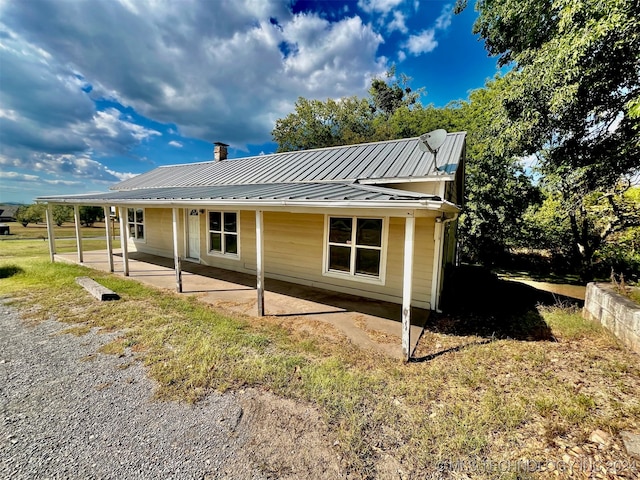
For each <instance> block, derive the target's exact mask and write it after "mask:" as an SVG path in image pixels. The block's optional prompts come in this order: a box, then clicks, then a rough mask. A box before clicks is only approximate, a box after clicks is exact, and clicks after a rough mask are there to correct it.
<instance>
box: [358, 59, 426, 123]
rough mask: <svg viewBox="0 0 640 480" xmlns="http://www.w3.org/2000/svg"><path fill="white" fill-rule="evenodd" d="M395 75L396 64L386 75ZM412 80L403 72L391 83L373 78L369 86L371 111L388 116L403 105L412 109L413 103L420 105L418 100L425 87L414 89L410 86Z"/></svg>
mask: <svg viewBox="0 0 640 480" xmlns="http://www.w3.org/2000/svg"><path fill="white" fill-rule="evenodd" d="M395 76H396V67H395V65H394V66H392V67H391V68H390V69H389V71H387V72H386V74H385V77H386V78H387V79H391V78H395ZM410 81H411V79H410V78H409V77H407V76H406V75H405V74H404V73H401V74H400V75H399V78H397V79H395V80H394V81H393V82H391V83H388V82H387V81H386V80H384V79H382V78H377V77H376V78H373V79H372V80H371V87H370V88H369V96H370V99H369V104H370V108H371V111H372V112H373V113H376V114H379V115H381V116H383V117H384V118H388V117H389V116H391V115H393V114H394V113H395V111H396V110H398V109H399V108H401V107H405V108H408V109H410V108H411V107H412V106H413V105H419V103H418V100H419V98H420V95H421V94H422V92H423V89H422V88H420V89H418V90H417V91H415V92H414V91H412V90H411V87H410V86H409V82H410Z"/></svg>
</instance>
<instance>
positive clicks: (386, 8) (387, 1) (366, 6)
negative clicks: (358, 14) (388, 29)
mask: <svg viewBox="0 0 640 480" xmlns="http://www.w3.org/2000/svg"><path fill="white" fill-rule="evenodd" d="M403 1H404V0H358V7H360V8H361V9H362V10H364V11H365V12H367V13H373V12H376V13H382V14H387V13H389V12H391V11H392V10H393V9H395V8H397V7H398V6H399V5H400V4H402V3H403Z"/></svg>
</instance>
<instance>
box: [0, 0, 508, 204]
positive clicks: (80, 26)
mask: <svg viewBox="0 0 640 480" xmlns="http://www.w3.org/2000/svg"><path fill="white" fill-rule="evenodd" d="M452 8H453V2H442V1H425V0H357V1H338V0H323V1H315V2H314V1H306V0H305V1H302V0H300V1H296V0H234V1H223V0H179V1H176V0H0V202H10V201H12V202H25V203H28V202H31V201H32V200H33V198H35V197H36V196H39V195H57V194H69V193H89V192H96V191H106V190H107V189H108V188H109V186H110V185H113V184H115V183H117V182H118V181H120V180H124V179H126V178H130V177H131V176H133V175H136V174H139V173H142V172H145V171H148V170H151V169H153V168H155V167H157V166H160V165H167V164H176V163H189V162H197V161H206V160H210V159H211V158H212V152H213V148H212V142H215V141H222V142H225V143H228V144H230V149H229V157H230V158H239V157H246V156H249V155H258V154H260V153H271V152H273V151H274V150H275V148H276V146H275V144H274V143H272V142H271V130H272V129H273V126H274V124H275V121H276V120H277V119H278V118H282V117H284V116H286V115H287V114H288V113H290V112H291V111H292V110H293V107H294V103H295V101H296V99H297V98H298V97H300V96H302V97H305V98H309V99H311V98H315V99H321V100H326V99H327V98H329V97H331V98H340V97H343V96H351V95H358V96H365V95H366V92H367V87H368V85H369V84H370V82H371V78H372V77H375V76H379V77H381V76H383V75H384V73H385V72H386V71H387V70H388V69H389V67H390V66H391V65H393V64H395V65H396V69H397V72H398V73H404V74H406V75H408V76H409V77H411V78H412V81H411V86H412V88H414V89H417V88H420V87H424V89H425V91H426V94H425V95H423V97H422V98H421V102H422V103H423V104H424V105H427V104H430V103H432V104H434V105H436V106H443V105H445V104H447V103H448V102H449V101H452V100H457V99H466V98H467V97H468V93H469V91H470V90H473V89H476V88H480V87H482V86H483V85H484V83H485V81H486V80H487V79H488V78H491V77H493V76H494V75H495V73H496V71H497V68H496V59H495V58H490V57H488V56H487V53H486V51H485V50H484V46H483V44H482V42H481V41H479V40H478V38H477V37H476V36H474V35H473V34H472V33H471V28H472V25H473V22H474V20H475V16H476V13H475V12H474V10H473V8H471V7H469V8H467V9H466V10H465V11H464V12H463V13H462V14H460V15H453V13H452Z"/></svg>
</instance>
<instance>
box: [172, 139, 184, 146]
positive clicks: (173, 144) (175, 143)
mask: <svg viewBox="0 0 640 480" xmlns="http://www.w3.org/2000/svg"><path fill="white" fill-rule="evenodd" d="M169 145H171V146H172V147H176V148H182V147H183V145H182V143H180V142H178V141H176V140H171V141H170V142H169Z"/></svg>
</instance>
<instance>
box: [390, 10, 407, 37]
mask: <svg viewBox="0 0 640 480" xmlns="http://www.w3.org/2000/svg"><path fill="white" fill-rule="evenodd" d="M405 20H406V19H405V16H404V14H403V13H402V12H400V11H397V10H396V11H395V12H393V20H392V21H391V22H389V24H388V25H387V31H388V32H389V33H391V32H393V31H396V30H397V31H399V32H400V33H407V32H408V31H409V29H408V28H407V25H406V24H405Z"/></svg>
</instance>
